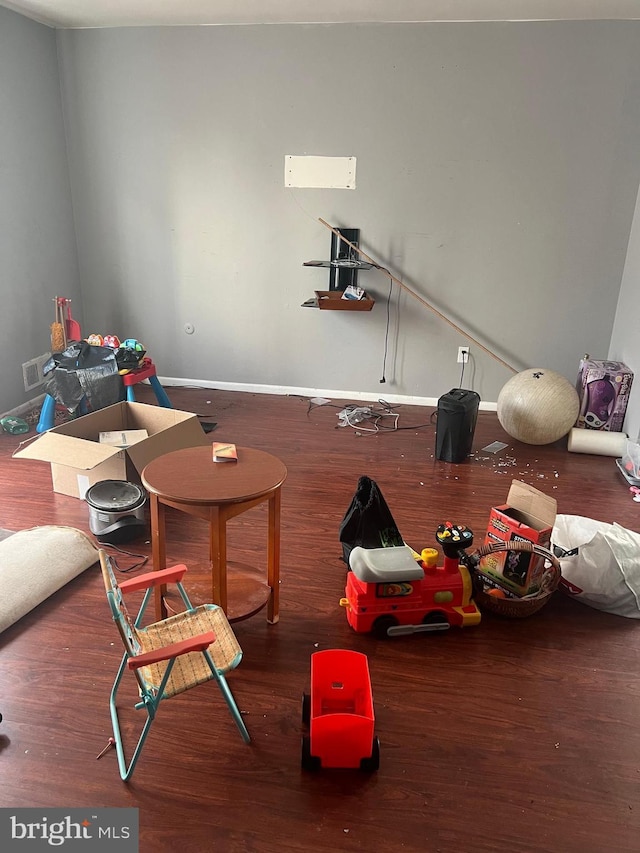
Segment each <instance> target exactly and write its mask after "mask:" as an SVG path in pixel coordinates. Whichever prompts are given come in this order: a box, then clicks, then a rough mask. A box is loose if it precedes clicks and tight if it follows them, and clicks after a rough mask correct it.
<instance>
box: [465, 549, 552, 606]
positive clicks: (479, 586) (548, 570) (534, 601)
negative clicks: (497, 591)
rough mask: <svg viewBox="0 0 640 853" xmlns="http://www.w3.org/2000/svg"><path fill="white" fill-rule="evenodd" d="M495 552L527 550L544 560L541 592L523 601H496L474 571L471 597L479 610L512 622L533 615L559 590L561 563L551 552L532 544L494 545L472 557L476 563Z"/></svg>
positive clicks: (525, 597) (500, 599) (516, 599)
mask: <svg viewBox="0 0 640 853" xmlns="http://www.w3.org/2000/svg"><path fill="white" fill-rule="evenodd" d="M497 551H529V552H531V553H534V554H537V555H538V556H539V557H544V559H545V561H546V565H545V569H544V574H543V575H542V581H541V584H540V589H539V590H538V591H537V592H536V593H533V594H532V595H530V596H529V595H527V596H524V597H523V598H497V597H496V596H494V595H490V594H489V593H488V592H487V588H488V587H487V586H485V583H484V581H483V578H482V575H481V573H480V572H478V571H475V572H474V573H473V597H474V599H475V602H476V604H477V605H478V606H479V607H480V609H481V610H490V611H491V612H493V613H496V614H498V615H499V616H508V617H510V618H512V619H518V618H521V617H523V616H532V615H533V614H534V613H537V612H538V610H540V609H541V608H543V607H544V605H545V604H546V603H547V601H549V599H550V598H551V596H552V595H553V593H554V592H555V591H556V589H557V588H558V584H559V583H560V578H561V571H560V563H559V562H558V560H557V558H556V557H555V556H554V555H553V554H552V553H551V551H549V550H548V549H547V548H543V547H542V546H540V545H534V544H533V542H493V543H490V544H488V545H482V547H480V548H478V550H477V551H476V552H475V553H474V554H473V557H474V558H477V559H478V563H479V562H480V560H481V559H482V557H486V556H488V555H489V554H495V553H496V552H497Z"/></svg>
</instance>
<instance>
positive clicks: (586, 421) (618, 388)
mask: <svg viewBox="0 0 640 853" xmlns="http://www.w3.org/2000/svg"><path fill="white" fill-rule="evenodd" d="M632 382H633V371H631V370H630V369H629V368H628V367H627V365H626V364H623V363H622V362H621V361H596V360H595V359H593V358H589V356H585V357H584V358H582V359H580V369H579V371H578V381H577V383H576V390H577V391H578V397H579V398H580V412H579V414H578V420H577V422H576V426H577V427H583V428H584V429H599V430H609V431H610V432H622V427H623V425H624V416H625V413H626V411H627V403H628V402H629V395H630V393H631V383H632Z"/></svg>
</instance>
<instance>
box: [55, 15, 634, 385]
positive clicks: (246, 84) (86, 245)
mask: <svg viewBox="0 0 640 853" xmlns="http://www.w3.org/2000/svg"><path fill="white" fill-rule="evenodd" d="M59 44H60V56H61V67H62V75H63V77H62V79H63V93H64V95H63V97H64V105H65V110H66V120H67V125H68V133H69V137H68V138H69V149H70V164H71V180H72V189H73V199H74V209H75V213H76V220H77V228H78V245H79V261H80V270H81V279H82V282H83V288H84V290H83V295H84V301H85V311H86V319H87V321H88V330H94V331H109V330H115V331H116V332H118V333H119V334H120V335H121V336H122V334H126V335H134V336H137V337H139V338H140V339H142V340H143V341H144V342H145V344H146V345H147V347H148V348H149V350H150V352H151V353H152V355H153V356H154V358H155V360H156V362H157V364H158V367H159V372H160V373H161V374H162V375H164V376H173V377H188V378H193V379H200V380H209V381H225V382H231V383H239V384H242V383H250V384H258V385H265V386H277V387H281V386H285V387H293V388H299V387H304V388H317V389H341V390H345V391H352V390H353V391H359V392H367V393H371V394H372V395H374V396H377V395H379V394H380V393H381V386H380V384H379V379H380V376H381V369H382V360H383V350H384V342H385V322H386V311H385V298H386V294H387V292H388V279H387V278H385V277H384V276H383V275H382V274H381V273H378V272H371V273H365V274H362V275H361V283H363V284H365V285H366V286H367V288H368V289H369V290H370V291H371V292H372V294H374V296H375V298H376V299H377V300H378V301H377V304H376V307H375V308H374V310H373V312H372V313H371V314H370V315H368V314H358V315H353V314H342V313H340V314H337V313H335V312H319V311H313V310H308V309H302V308H301V307H300V304H301V302H303V301H304V300H305V299H306V298H307V297H309V296H310V295H312V293H313V291H314V289H324V288H325V287H326V280H327V275H326V272H324V271H321V270H310V269H307V268H303V267H302V263H303V261H305V260H309V259H314V258H323V257H328V253H329V241H330V233H329V232H328V231H327V230H326V229H325V228H324V227H323V226H322V225H321V224H319V223H318V221H317V218H318V217H322V218H324V219H326V220H327V221H329V222H332V223H333V224H335V225H345V226H357V227H360V229H361V236H362V245H363V248H364V249H365V250H366V251H367V252H368V253H370V254H371V255H372V256H374V257H375V258H376V259H378V260H380V261H381V262H382V263H383V264H386V265H388V266H389V267H390V269H391V270H392V271H393V272H394V274H395V275H397V276H398V277H401V278H402V279H403V280H404V281H405V283H406V284H407V285H409V286H410V287H411V288H413V289H414V290H415V291H417V292H418V293H420V294H421V295H422V296H423V297H424V298H426V299H427V300H429V301H430V302H431V303H432V304H434V306H435V307H436V308H438V309H439V310H441V311H442V312H443V313H444V314H446V315H447V316H448V317H450V318H451V319H452V320H454V322H456V323H457V324H459V325H462V326H464V328H465V329H467V330H468V331H469V332H470V333H471V334H473V335H474V336H475V337H477V338H478V339H479V340H481V341H482V342H486V343H487V344H488V345H489V347H490V348H493V349H495V351H496V353H497V354H498V355H500V356H501V357H502V358H504V359H505V360H506V361H508V362H509V363H510V364H512V365H513V366H514V367H515V368H516V369H522V368H524V367H527V366H539V365H540V366H545V367H548V368H553V369H555V370H558V371H560V372H561V373H564V374H565V375H567V376H568V377H569V378H571V379H572V380H573V379H574V378H575V375H576V371H577V365H578V360H579V358H580V356H581V355H582V354H583V352H584V351H589V352H590V353H591V354H592V355H594V356H595V354H600V355H601V356H602V357H606V354H607V352H608V350H609V344H610V338H611V331H612V325H613V319H614V314H615V309H616V302H617V293H618V288H619V284H620V280H621V275H622V270H623V265H624V260H625V253H626V249H627V242H628V238H629V230H630V224H631V219H632V214H633V210H634V204H635V200H636V194H637V190H638V183H639V178H640V154H639V153H638V152H640V110H639V107H640V63H638V62H637V57H638V55H640V24H638V23H612V22H598V23H584V22H581V23H557V22H554V23H525V24H506V23H505V24H413V25H401V24H398V25H396V24H391V25H348V26H295V25H293V26H271V27H266V26H245V27H213V28H171V29H139V28H136V29H116V30H82V31H63V32H60V34H59ZM286 154H316V155H339V156H342V155H344V156H347V155H353V156H355V157H356V158H357V189H356V190H355V191H350V190H322V189H287V188H285V187H284V181H283V170H284V157H285V155H286ZM395 289H396V290H397V288H395ZM185 323H193V324H194V325H195V328H196V332H195V334H194V335H193V336H187V335H186V334H185V333H184V331H183V326H184V324H185ZM463 343H466V341H465V339H464V338H462V337H461V336H460V335H458V334H457V333H456V332H455V331H452V330H451V329H450V328H449V327H448V326H447V325H446V324H445V323H443V322H442V321H441V320H440V319H438V318H437V317H436V316H435V315H433V314H432V313H431V312H429V311H428V310H427V309H425V308H423V307H422V306H421V305H420V304H419V303H418V302H417V301H416V300H414V299H413V298H412V297H410V296H405V295H403V296H400V297H399V296H398V294H397V293H396V294H395V295H394V298H393V306H392V312H391V326H390V338H389V357H388V363H387V371H386V376H387V384H386V385H385V386H384V387H383V388H382V390H383V391H384V392H385V394H387V395H391V394H398V395H407V396H410V397H411V396H419V397H437V396H439V395H440V394H441V393H443V392H444V391H446V390H448V389H449V388H450V387H452V386H455V385H457V384H458V381H459V367H458V365H457V364H456V354H457V348H458V346H459V345H460V344H463ZM472 355H473V359H474V360H473V363H472V365H471V368H470V370H469V371H468V372H467V374H466V375H465V381H464V383H463V384H465V385H469V384H471V382H473V385H474V387H475V388H476V390H478V391H479V392H480V394H481V396H482V398H483V399H485V400H496V399H497V395H498V393H499V390H500V388H501V387H502V385H503V384H504V382H505V381H506V380H507V379H508V378H510V376H511V373H510V372H509V371H508V370H506V369H505V368H504V367H502V366H501V365H500V364H499V363H498V362H496V361H495V360H493V359H492V358H491V357H490V356H487V355H485V354H483V353H482V352H481V351H479V350H478V349H477V348H476V349H474V348H473V346H472Z"/></svg>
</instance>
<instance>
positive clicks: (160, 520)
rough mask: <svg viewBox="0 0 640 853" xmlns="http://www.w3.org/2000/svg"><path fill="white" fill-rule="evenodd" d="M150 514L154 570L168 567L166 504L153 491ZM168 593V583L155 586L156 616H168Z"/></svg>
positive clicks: (162, 617) (160, 617)
mask: <svg viewBox="0 0 640 853" xmlns="http://www.w3.org/2000/svg"><path fill="white" fill-rule="evenodd" d="M150 514H151V559H152V562H153V570H154V572H158V571H160V570H161V569H164V568H166V565H167V552H166V538H165V506H164V504H163V503H162V502H161V501H159V500H158V496H157V495H154V494H153V492H152V493H151V495H150ZM166 594H167V585H166V584H161V585H160V586H157V587H155V590H154V600H155V606H156V618H157V619H166V618H167V606H166V604H165V595H166Z"/></svg>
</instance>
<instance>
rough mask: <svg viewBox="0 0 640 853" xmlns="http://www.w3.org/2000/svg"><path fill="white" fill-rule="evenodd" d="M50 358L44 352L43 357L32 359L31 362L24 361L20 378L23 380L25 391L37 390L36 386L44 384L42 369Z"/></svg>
mask: <svg viewBox="0 0 640 853" xmlns="http://www.w3.org/2000/svg"><path fill="white" fill-rule="evenodd" d="M50 358H51V353H50V352H46V353H45V354H44V355H39V356H38V357H37V358H32V359H31V361H25V363H24V364H23V365H22V376H23V378H24V390H25V391H31V390H32V389H33V388H38V386H40V385H42V384H43V383H44V375H43V373H42V368H43V367H44V366H45V364H46V363H47V362H48V361H49V359H50Z"/></svg>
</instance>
